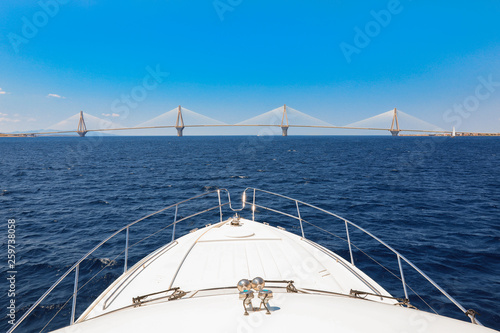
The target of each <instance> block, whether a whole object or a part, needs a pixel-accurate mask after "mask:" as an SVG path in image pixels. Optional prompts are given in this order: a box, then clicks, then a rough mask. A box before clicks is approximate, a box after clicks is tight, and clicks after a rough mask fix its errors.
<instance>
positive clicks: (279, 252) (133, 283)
mask: <svg viewBox="0 0 500 333" xmlns="http://www.w3.org/2000/svg"><path fill="white" fill-rule="evenodd" d="M257 276H260V277H262V278H264V280H267V281H269V280H275V281H290V280H292V281H294V283H293V284H294V286H295V287H296V288H298V289H301V290H320V291H327V292H332V293H340V294H345V295H349V293H350V291H351V289H354V290H359V291H366V292H369V293H376V294H382V295H386V296H390V295H389V293H387V291H385V290H384V289H383V288H382V287H381V286H379V285H378V284H377V283H376V282H375V281H373V280H372V279H371V278H369V277H368V276H367V275H366V274H364V273H363V272H362V271H360V270H359V269H358V268H356V267H354V266H352V265H351V264H350V263H349V262H347V261H345V260H344V259H342V258H340V257H339V256H337V255H336V254H334V253H333V252H331V251H328V250H326V249H324V248H321V247H319V246H318V245H317V244H315V243H312V242H310V241H308V240H305V239H302V238H301V237H299V236H297V235H295V234H293V233H290V232H287V231H285V230H283V229H279V228H275V227H271V226H268V225H265V224H263V223H259V222H252V221H250V220H246V219H243V218H241V219H240V220H239V225H237V226H235V225H232V224H231V220H228V221H225V222H222V223H218V224H214V225H211V226H207V227H205V228H203V229H200V230H197V231H195V232H192V233H190V234H188V235H186V236H184V237H181V238H179V239H177V240H176V241H175V242H174V243H172V244H169V245H166V246H165V247H163V248H161V249H158V250H157V251H155V252H154V253H152V254H151V255H149V256H148V257H146V258H144V259H143V260H142V261H141V262H139V263H138V264H136V265H135V266H134V267H132V268H131V269H129V270H128V271H127V272H126V273H124V274H123V275H122V276H121V277H120V278H119V279H118V280H117V281H116V282H115V283H114V284H113V285H112V286H110V288H108V289H107V290H106V291H105V292H104V293H103V294H102V295H101V296H100V297H99V298H98V299H97V300H96V302H94V304H93V305H92V306H91V307H89V310H87V311H86V312H85V313H84V314H83V315H82V316H81V317H80V319H79V322H81V321H83V320H87V319H90V318H93V317H96V316H100V315H103V314H105V313H108V312H110V311H115V310H118V309H121V308H124V307H127V306H131V305H133V302H132V299H133V298H134V297H138V296H142V295H148V294H151V293H156V292H161V291H165V290H168V289H171V288H175V287H178V288H180V289H181V290H182V291H184V292H186V293H187V296H186V297H193V296H194V295H193V294H194V293H197V295H198V296H199V295H200V292H197V291H199V290H206V289H210V290H212V291H211V293H212V294H221V293H224V292H223V291H222V290H225V288H231V291H230V292H231V293H233V294H234V295H235V296H234V298H235V299H236V300H237V293H238V291H237V289H236V284H237V282H238V281H239V280H240V279H243V278H246V279H252V278H254V277H257ZM276 287H280V288H277V289H276V290H273V291H274V292H275V293H276V292H280V291H283V292H286V291H285V289H284V287H285V285H283V284H282V285H276ZM214 289H220V290H214ZM205 294H206V293H205ZM161 296H165V294H163V295H161V294H160V295H159V296H157V297H158V298H159V297H161ZM152 298H154V297H153V296H151V297H149V299H152ZM375 299H376V300H377V301H380V302H387V303H389V304H394V303H396V301H395V300H393V299H386V298H384V299H381V298H379V297H375Z"/></svg>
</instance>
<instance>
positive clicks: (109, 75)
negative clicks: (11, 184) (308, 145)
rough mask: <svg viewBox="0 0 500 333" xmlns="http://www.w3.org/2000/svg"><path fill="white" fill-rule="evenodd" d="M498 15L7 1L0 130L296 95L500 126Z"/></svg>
mask: <svg viewBox="0 0 500 333" xmlns="http://www.w3.org/2000/svg"><path fill="white" fill-rule="evenodd" d="M499 14H500V2H499V1H494V0H491V1H487V0H485V1H479V2H476V3H472V2H470V1H440V2H436V1H424V0H413V1H410V0H400V1H397V0H390V1H363V2H359V1H358V2H355V1H339V0H337V1H335V0H331V1H308V2H305V1H304V2H290V1H287V2H285V1H260V0H255V1H248V0H216V1H213V0H206V1H190V2H188V1H177V0H170V1H158V0H152V1H120V2H118V1H97V0H81V1H79V0H73V1H69V0H41V1H26V0H19V1H13V0H6V1H2V2H0V89H1V90H0V132H10V131H22V130H31V129H42V128H47V127H49V126H50V125H52V124H55V123H57V122H59V121H61V120H63V119H65V118H68V117H70V116H72V115H74V114H75V113H77V112H78V111H80V110H83V111H85V112H87V113H89V114H92V115H95V116H98V117H102V118H106V119H109V120H112V121H113V122H117V123H119V124H121V125H124V126H134V125H136V124H138V123H141V122H144V121H147V120H149V119H151V118H154V117H156V116H158V115H160V114H161V113H163V112H166V111H169V110H171V109H173V108H174V107H176V106H177V105H179V104H181V105H182V106H184V107H186V108H188V109H190V110H193V111H196V112H199V113H202V114H205V115H207V116H210V117H212V118H215V119H219V120H221V121H224V122H226V123H236V122H240V121H242V120H245V119H247V118H251V117H254V116H256V115H258V114H260V113H264V112H266V111H269V110H271V109H274V108H276V107H278V106H279V105H282V104H284V103H286V104H287V105H290V106H291V107H293V108H295V109H297V110H300V111H302V112H305V113H308V114H310V115H312V116H314V117H317V118H320V119H322V120H325V121H327V122H329V123H332V124H335V125H346V124H349V123H353V122H356V121H359V120H362V119H365V118H368V117H371V116H374V115H376V114H379V113H382V112H385V111H387V110H390V109H392V108H394V107H397V108H398V109H401V110H403V111H405V112H406V113H408V114H410V115H413V116H416V117H418V118H420V119H423V120H425V121H428V122H430V123H433V124H436V125H438V126H440V127H442V128H450V129H451V127H452V126H456V127H457V130H471V131H492V132H500V57H499V56H498V55H499V54H500V25H499V24H498V17H499ZM30 28H31V30H30ZM360 31H361V33H360ZM346 45H347V46H346ZM346 47H347V49H348V50H350V51H351V53H349V52H347V54H346V51H345V50H346ZM354 49H355V50H356V51H355V52H352V50H354ZM151 72H157V75H156V76H157V79H156V80H155V78H154V77H153V76H151ZM158 72H159V73H160V74H158ZM167 72H168V75H166V74H165V73H167ZM145 80H146V81H145ZM144 82H146V86H145V83H144ZM144 92H145V94H144ZM133 94H135V99H134V98H132V99H130V98H129V102H128V103H129V104H127V102H124V97H123V96H127V95H129V96H131V95H133ZM58 96H59V97H58ZM113 114H114V116H113ZM389 125H390V124H388V126H389ZM75 127H76V124H75Z"/></svg>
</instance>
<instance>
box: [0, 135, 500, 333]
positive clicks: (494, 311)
mask: <svg viewBox="0 0 500 333" xmlns="http://www.w3.org/2000/svg"><path fill="white" fill-rule="evenodd" d="M246 188H250V189H249V190H247V195H246V199H247V201H249V202H251V201H252V200H253V188H257V189H261V190H265V191H269V192H273V193H278V194H282V195H285V196H287V197H290V198H293V199H297V200H299V201H301V202H306V203H309V204H312V205H315V206H317V207H320V208H323V209H325V210H327V211H331V212H334V213H335V214H338V215H339V216H342V217H343V218H345V219H348V220H349V221H351V222H352V223H354V224H356V226H358V227H360V228H363V229H364V230H366V231H368V232H370V233H371V234H372V235H373V236H376V237H378V238H379V239H381V240H382V241H383V242H385V244H387V245H388V246H390V247H392V248H393V249H395V250H396V251H398V252H399V253H400V255H401V256H403V257H404V258H405V259H407V260H409V261H411V262H412V263H413V264H414V265H415V266H416V267H418V268H419V269H420V270H421V271H422V272H423V273H425V274H426V275H427V276H428V277H429V279H431V280H432V281H434V282H435V283H436V284H438V285H439V286H440V287H442V289H443V290H445V291H446V292H447V293H449V295H450V296H451V297H453V298H454V299H455V300H456V301H457V302H459V303H460V304H462V305H463V307H464V308H465V309H466V310H468V309H473V310H475V311H476V312H477V313H479V315H478V316H477V317H476V318H477V319H478V320H479V321H480V322H481V323H482V324H484V325H485V326H488V327H491V328H494V329H497V330H500V302H499V301H498V300H499V297H500V138H498V137H454V138H451V137H390V136H288V137H281V136H204V137H197V136H191V137H190V136H184V137H169V136H165V137H119V136H116V137H114V136H105V137H104V136H94V137H90V136H89V137H84V138H80V137H36V138H0V221H1V225H2V226H3V227H2V228H0V240H1V244H2V249H1V252H0V253H1V256H0V258H1V259H0V269H1V274H2V277H3V278H2V279H1V280H0V281H1V282H0V293H1V295H2V296H1V297H0V300H1V302H2V303H1V304H0V305H1V309H2V310H1V315H0V319H1V320H0V330H2V331H7V330H8V329H9V328H11V327H12V323H13V322H15V321H17V320H19V318H21V316H22V315H23V314H24V313H25V312H26V311H27V310H28V309H29V307H30V306H31V305H32V304H33V303H35V301H36V300H37V299H38V298H39V297H40V296H41V295H42V294H43V293H44V292H45V291H46V290H47V289H48V288H49V287H50V286H51V285H52V284H53V283H54V282H56V281H57V279H59V278H60V277H61V276H63V274H64V273H65V272H66V271H67V270H68V269H70V268H71V267H72V265H73V264H74V263H75V262H76V261H77V260H78V259H80V258H81V257H82V256H84V255H85V254H86V253H87V252H89V251H90V250H91V249H92V248H93V247H94V246H95V245H97V244H98V243H99V242H100V241H101V240H103V239H105V238H107V237H108V236H110V235H111V234H112V233H113V232H115V231H117V230H119V229H120V228H122V227H123V226H125V225H127V224H128V223H131V222H133V221H135V220H137V219H139V218H141V217H143V216H145V215H147V214H150V213H153V212H155V211H157V210H159V209H161V208H163V207H167V206H169V205H172V204H175V203H177V202H179V201H182V200H184V199H188V198H191V197H194V196H198V195H203V194H206V195H205V196H203V197H202V198H201V199H196V200H207V202H209V201H210V200H212V201H210V202H211V203H207V206H204V205H205V201H203V202H201V201H200V203H199V204H196V205H195V204H193V205H191V206H190V203H187V204H186V206H182V205H181V206H179V207H178V208H179V212H178V217H177V219H181V218H186V217H189V213H188V208H197V209H198V208H199V209H202V208H203V207H213V206H214V205H215V206H216V205H217V204H218V202H217V200H218V196H217V190H218V189H220V193H221V196H222V199H221V200H222V202H223V203H225V202H226V203H227V202H228V198H227V192H229V193H230V195H231V203H232V207H233V208H235V209H238V208H242V194H243V192H244V190H245V189H246ZM226 190H227V192H226ZM196 200H193V202H194V201H196ZM256 204H258V205H259V207H258V208H257V209H256V210H255V212H254V214H255V219H256V220H260V221H267V222H269V223H270V224H271V225H273V223H274V224H279V225H280V226H281V227H284V228H285V229H286V230H287V231H290V232H294V233H300V232H301V229H300V227H299V224H298V220H297V219H293V218H289V217H286V216H282V215H278V214H274V213H273V212H272V211H269V210H267V209H264V208H262V207H265V206H266V205H268V204H269V205H271V204H272V205H274V204H276V205H280V204H282V205H283V207H284V210H285V211H286V212H287V213H288V214H289V215H293V216H295V215H297V210H296V204H295V202H294V201H292V202H291V203H290V202H288V201H287V200H285V199H282V198H279V197H274V196H272V195H269V194H266V193H265V192H260V191H256ZM299 206H300V207H299V208H300V210H301V212H302V216H301V218H302V219H303V220H304V222H303V225H304V227H303V228H304V233H305V237H306V238H310V239H311V240H313V241H315V242H318V243H320V244H322V245H324V246H326V247H328V248H330V249H332V250H334V251H336V252H338V253H339V254H340V255H342V256H344V257H345V258H346V260H349V261H350V252H349V250H348V246H347V245H348V244H347V242H346V236H347V233H346V229H345V222H344V221H343V220H338V219H336V218H333V217H332V216H330V215H326V214H319V213H318V212H316V211H314V210H313V209H310V207H308V206H306V205H304V204H302V203H300V204H299ZM250 208H251V205H248V204H247V205H246V207H245V208H244V209H243V210H242V211H241V212H240V214H241V215H242V216H243V217H247V218H251V217H252V211H251V209H250ZM174 214H175V213H174V211H173V209H169V210H168V211H167V212H164V213H161V214H159V215H155V216H153V217H152V219H153V221H151V222H149V221H147V220H145V221H144V222H140V223H141V224H137V225H135V226H133V227H131V228H130V230H129V232H130V244H129V245H130V246H131V249H130V252H129V258H128V262H127V264H128V267H130V266H131V265H133V263H134V262H137V261H138V260H139V259H140V258H141V257H143V256H145V255H146V254H148V253H150V252H152V251H153V250H154V249H156V248H157V247H159V246H161V245H162V244H166V243H168V242H169V241H170V239H171V232H172V227H171V223H172V222H173V219H174V218H175V217H174ZM219 214H220V212H219V210H218V209H215V210H209V211H207V212H206V213H204V214H201V215H197V216H194V217H192V218H189V219H186V220H185V221H184V222H179V226H178V229H177V231H176V232H177V234H176V235H178V236H180V235H181V234H182V233H185V232H188V231H189V229H191V228H194V227H197V226H201V227H202V226H203V225H204V224H207V223H215V222H217V221H218V219H219V218H220V216H219ZM233 214H234V213H233V212H232V211H231V210H230V209H229V205H225V206H224V207H223V218H224V219H225V218H228V217H230V216H232V215H233ZM273 216H275V217H273ZM182 223H185V225H183V226H182V227H181V224H182ZM167 226H169V228H166V227H167ZM158 230H160V232H157V231H158ZM349 232H350V241H351V243H352V245H353V246H352V252H353V261H354V263H355V264H356V265H357V266H358V267H360V268H362V269H364V271H365V272H366V273H367V274H368V275H370V276H371V277H373V278H374V279H376V280H377V281H378V282H379V283H380V284H381V285H382V286H383V287H384V288H386V289H387V290H388V291H389V292H391V293H392V295H393V296H395V297H398V298H404V297H405V295H404V290H403V288H402V283H401V280H400V279H401V276H400V271H399V267H398V262H397V255H395V254H394V252H391V251H390V250H388V248H387V247H385V246H382V245H380V244H379V243H378V242H374V239H373V238H372V237H371V236H369V235H367V234H366V233H364V232H362V231H360V229H358V228H357V227H355V226H353V225H349ZM152 234H153V235H152ZM12 235H13V236H12ZM150 235H152V236H150ZM148 237H149V238H148ZM144 239H145V240H144ZM153 239H154V240H153ZM9 240H14V241H15V243H14V242H10V243H8V241H9ZM140 241H142V243H140V244H138V242H140ZM9 245H10V246H9ZM132 245H134V247H132ZM124 246H125V236H124V233H121V234H120V235H118V236H117V237H115V238H113V239H112V240H111V241H110V242H108V243H106V244H105V245H104V246H103V247H101V248H99V250H98V251H96V252H94V253H92V255H90V256H89V257H88V258H86V259H85V260H84V261H83V262H82V263H81V265H80V266H79V277H78V297H77V298H76V302H77V303H76V314H75V317H76V318H78V316H79V315H80V314H81V313H82V312H83V311H84V309H85V308H86V307H87V306H88V305H89V304H90V303H91V302H92V300H93V299H94V298H95V297H97V295H99V293H100V292H101V291H103V290H104V289H105V288H106V287H107V286H108V285H109V284H110V283H111V282H112V281H113V280H114V279H116V278H117V277H118V276H119V275H120V274H121V273H122V272H123V269H124V264H125V260H124V253H123V251H124ZM372 259H373V260H372ZM374 260H375V261H376V262H375V261H374ZM402 269H403V271H404V276H405V278H406V283H407V285H408V288H407V289H408V290H407V293H408V298H409V300H410V303H411V304H412V305H414V306H416V307H417V308H419V309H422V310H425V311H436V312H438V313H440V314H444V315H447V316H451V317H454V318H458V319H462V320H466V321H467V320H468V318H467V317H466V316H465V315H464V314H463V313H462V312H461V311H460V309H459V308H458V307H456V306H455V305H453V304H451V303H450V302H449V301H448V300H447V298H446V297H445V296H443V294H441V293H440V292H439V291H437V290H436V289H435V288H434V287H433V286H432V284H431V283H429V282H428V280H426V279H425V278H424V277H422V276H421V275H420V274H419V273H418V272H417V271H416V270H414V269H413V268H412V267H411V266H410V265H409V264H408V263H406V261H404V260H402ZM96 273H100V274H98V275H97V276H96V277H93V276H94V275H95V274H96ZM74 281H75V274H74V272H71V273H70V274H68V276H67V278H66V279H64V280H63V282H62V283H61V284H60V285H58V286H57V287H56V288H55V289H54V291H53V292H52V293H51V294H50V296H49V297H48V298H47V299H45V300H44V302H42V303H41V304H40V306H39V307H38V308H37V309H35V310H34V311H33V312H32V314H31V315H30V316H28V318H27V319H26V320H25V321H24V322H23V323H22V324H21V325H20V326H19V329H18V330H16V332H39V331H43V332H46V331H50V330H52V329H55V328H59V327H63V326H65V325H68V324H69V323H70V318H71V304H72V298H71V295H72V293H73V288H74ZM236 282H237V281H235V283H236ZM417 295H418V296H417ZM421 298H422V299H424V300H425V302H424V301H422V300H421ZM426 298H427V299H426ZM12 304H14V305H12ZM332 315H335V314H334V313H332ZM47 322H50V323H49V324H48V325H46V324H47ZM416 324H418V325H422V327H423V328H424V331H425V327H427V326H426V325H432V323H425V322H422V321H417V322H416Z"/></svg>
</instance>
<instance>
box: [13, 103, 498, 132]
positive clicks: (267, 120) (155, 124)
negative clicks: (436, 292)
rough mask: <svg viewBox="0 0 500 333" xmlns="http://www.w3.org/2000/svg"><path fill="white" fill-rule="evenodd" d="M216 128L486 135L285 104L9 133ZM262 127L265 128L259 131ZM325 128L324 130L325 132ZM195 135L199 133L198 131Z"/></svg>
mask: <svg viewBox="0 0 500 333" xmlns="http://www.w3.org/2000/svg"><path fill="white" fill-rule="evenodd" d="M217 127H218V128H236V129H238V128H239V129H238V131H237V132H236V133H234V134H239V135H241V134H244V133H243V132H242V130H241V128H242V127H246V128H261V130H259V132H258V133H257V134H258V135H261V134H262V135H279V134H280V133H281V135H282V136H287V135H288V131H289V129H293V130H294V131H297V132H298V134H301V133H300V131H299V129H302V130H303V129H308V130H309V131H308V132H307V133H306V134H318V133H317V132H318V131H320V130H321V134H332V133H331V131H332V130H334V129H341V130H360V131H379V132H380V131H382V132H390V133H391V134H392V135H393V136H398V135H399V134H400V133H401V132H408V133H422V134H424V133H426V134H428V135H432V134H434V135H452V136H454V135H455V134H456V135H487V134H488V133H469V132H455V130H454V129H453V130H444V129H442V128H439V127H438V126H435V125H433V124H430V123H428V122H426V121H423V120H421V119H419V118H416V117H414V116H411V115H409V114H407V113H404V112H402V111H398V110H397V109H396V108H394V109H393V110H390V111H387V112H383V113H381V114H378V115H376V116H373V117H370V118H367V119H364V120H361V121H358V122H355V123H352V124H349V125H346V126H335V125H332V124H330V123H328V122H325V121H323V120H321V119H318V118H315V117H313V116H310V115H308V114H306V113H303V112H301V111H298V110H295V109H293V108H291V107H289V106H286V105H283V106H281V107H278V108H276V109H273V110H271V111H268V112H265V113H263V114H260V115H258V116H255V117H252V118H250V119H247V120H244V121H241V122H239V123H236V124H226V123H224V122H222V121H219V120H216V119H213V118H210V117H208V116H205V115H202V114H200V113H197V112H194V111H191V110H188V109H186V108H183V107H181V106H179V107H177V108H175V109H173V110H170V111H168V112H166V113H163V114H161V115H159V116H157V117H155V118H153V119H151V120H148V121H146V122H143V123H141V124H138V125H137V126H134V127H120V126H119V125H118V124H115V123H113V122H111V121H109V120H105V119H100V118H98V117H94V116H92V115H90V114H87V113H84V112H83V111H80V113H78V114H75V115H73V116H71V117H69V118H68V119H65V120H63V121H61V122H59V123H57V124H55V125H53V126H51V127H50V130H47V131H41V132H37V133H20V134H14V135H11V136H41V135H62V134H71V133H76V134H78V135H79V136H81V137H84V136H85V135H86V134H87V133H89V132H105V131H123V132H124V133H127V134H130V133H132V132H130V131H134V132H135V131H138V130H142V131H146V132H145V133H146V134H147V135H166V133H165V129H168V128H172V129H174V128H175V130H176V132H177V136H183V134H184V130H185V129H186V128H198V129H202V128H217ZM262 128H267V130H262ZM325 130H326V131H328V132H325ZM143 133H144V132H143ZM197 134H198V135H200V133H199V132H198V133H197ZM202 134H203V133H202ZM204 134H213V132H211V133H210V132H208V133H207V132H205V133H204ZM219 134H220V133H219ZM254 134H255V133H254ZM302 134H304V133H302Z"/></svg>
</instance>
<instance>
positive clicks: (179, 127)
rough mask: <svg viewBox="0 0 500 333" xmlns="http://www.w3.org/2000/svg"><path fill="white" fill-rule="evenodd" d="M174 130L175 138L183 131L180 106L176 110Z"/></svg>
mask: <svg viewBox="0 0 500 333" xmlns="http://www.w3.org/2000/svg"><path fill="white" fill-rule="evenodd" d="M175 129H176V130H177V136H182V131H183V130H184V119H182V111H181V106H180V105H179V109H178V110H177V121H176V122H175Z"/></svg>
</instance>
